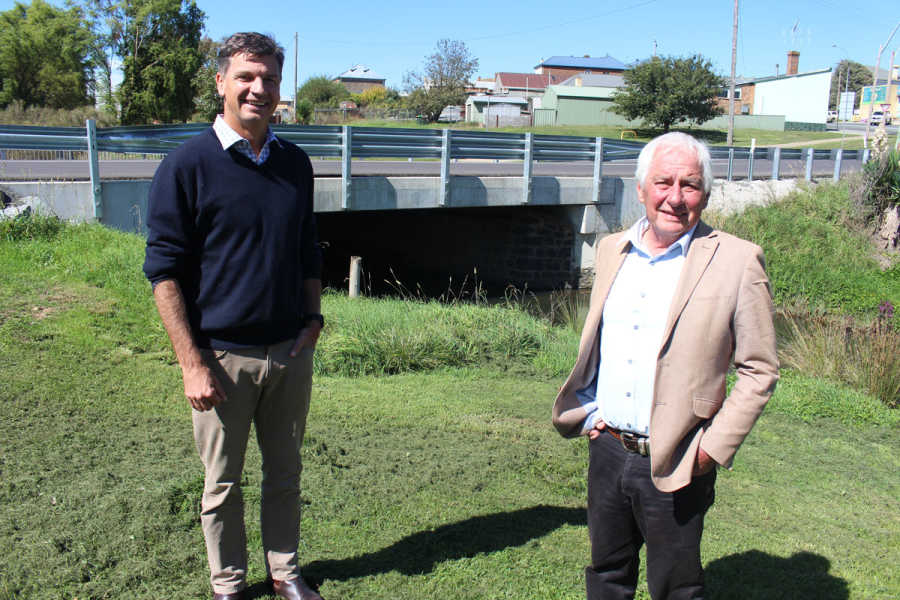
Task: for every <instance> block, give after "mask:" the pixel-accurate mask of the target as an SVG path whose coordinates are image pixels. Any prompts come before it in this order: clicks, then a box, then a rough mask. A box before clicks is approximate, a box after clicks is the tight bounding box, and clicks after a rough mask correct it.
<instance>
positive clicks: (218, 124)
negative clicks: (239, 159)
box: [213, 115, 280, 165]
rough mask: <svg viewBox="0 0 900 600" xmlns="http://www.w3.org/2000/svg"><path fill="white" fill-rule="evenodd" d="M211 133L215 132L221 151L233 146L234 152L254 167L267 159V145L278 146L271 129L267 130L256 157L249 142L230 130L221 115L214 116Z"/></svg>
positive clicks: (229, 126)
mask: <svg viewBox="0 0 900 600" xmlns="http://www.w3.org/2000/svg"><path fill="white" fill-rule="evenodd" d="M213 131H215V132H216V137H217V138H219V143H220V144H222V149H223V150H228V149H229V148H231V147H232V146H234V149H235V150H237V151H238V152H240V153H241V154H243V155H244V156H246V157H247V158H249V159H250V160H252V161H253V163H254V164H256V165H261V164H263V163H264V162H266V159H267V158H269V144H271V143H272V142H273V141H274V142H276V143H279V144H280V142H278V138H276V137H275V134H274V133H272V129H271V128H267V129H266V141H265V142H263V147H262V150H260V151H259V156H257V155H256V152H254V151H253V147H252V146H251V145H250V141H249V140H248V139H246V138H244V137H241V134H239V133H238V132H237V131H235V130H234V129H232V128H231V125H229V124H228V123H226V122H225V118H224V117H223V116H222V115H216V120H215V121H214V122H213Z"/></svg>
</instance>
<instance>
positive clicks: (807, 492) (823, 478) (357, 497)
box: [0, 226, 900, 600]
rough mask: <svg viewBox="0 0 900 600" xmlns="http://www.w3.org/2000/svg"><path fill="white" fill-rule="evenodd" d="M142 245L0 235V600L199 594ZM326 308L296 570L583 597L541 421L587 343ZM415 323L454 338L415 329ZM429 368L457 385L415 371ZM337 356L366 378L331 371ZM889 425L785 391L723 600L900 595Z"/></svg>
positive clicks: (406, 587)
mask: <svg viewBox="0 0 900 600" xmlns="http://www.w3.org/2000/svg"><path fill="white" fill-rule="evenodd" d="M50 237H53V236H52V235H51V236H50ZM141 251H142V241H141V240H140V239H139V238H137V237H134V236H128V235H123V234H118V233H115V232H111V231H108V230H105V229H103V228H100V227H96V226H92V227H70V228H65V229H64V230H63V231H62V232H61V233H60V234H59V236H58V237H57V238H55V239H53V240H52V241H41V240H38V241H19V242H10V241H0V382H2V386H0V407H2V413H0V415H2V416H0V503H2V506H3V511H2V513H0V599H3V600H12V599H17V600H19V599H26V598H28V599H30V598H35V599H44V598H49V599H72V598H79V599H80V600H86V599H100V598H147V599H151V598H153V599H157V598H206V597H208V596H209V586H208V582H207V568H206V564H205V563H206V560H205V550H204V545H203V540H202V534H201V531H200V527H199V521H198V513H197V506H198V502H199V493H200V490H201V487H202V475H201V466H200V464H199V460H198V459H197V457H196V455H195V451H194V448H193V442H192V439H191V433H190V411H189V407H188V405H187V403H186V401H184V399H183V397H182V394H181V382H180V373H179V370H178V367H177V365H175V363H174V359H173V356H172V354H171V352H170V350H169V348H168V343H167V340H166V338H165V334H164V333H163V331H162V328H161V326H160V325H159V323H158V319H157V318H156V315H155V313H154V309H153V305H152V301H151V298H150V293H149V287H148V286H147V285H146V283H145V282H144V281H143V280H142V278H141V275H140V272H139V266H140V259H141ZM392 302H393V304H391V303H392ZM325 311H326V313H328V314H329V317H330V319H329V323H330V325H329V328H328V329H326V331H325V333H324V335H323V338H322V340H321V349H320V353H321V356H320V357H319V360H318V361H317V369H318V370H319V371H320V373H321V374H320V375H318V376H317V377H316V380H315V384H314V391H313V405H312V409H311V413H310V418H309V426H308V430H307V437H306V440H305V444H304V449H303V457H304V464H305V469H304V473H303V525H302V556H303V559H302V560H303V571H304V574H305V575H306V576H307V577H308V578H309V579H310V580H312V581H313V582H314V583H315V584H317V585H319V586H320V590H321V592H322V593H323V595H324V596H325V597H326V598H328V599H329V600H333V599H336V598H341V599H348V600H352V599H377V598H385V599H387V598H391V599H410V600H412V599H415V600H420V599H429V598H434V599H439V598H440V599H443V598H454V599H456V598H471V599H473V600H474V599H478V600H481V599H492V598H496V599H501V598H502V599H522V600H526V599H528V600H531V599H535V598H541V599H543V598H550V599H573V600H574V599H576V598H581V597H583V585H584V581H583V571H582V569H583V567H584V565H585V564H586V562H587V560H588V543H587V537H586V519H585V513H584V506H585V494H586V489H585V481H584V477H585V471H586V464H587V463H586V460H587V456H586V447H585V443H584V441H583V440H580V441H572V440H563V439H561V438H559V437H558V436H557V434H556V433H555V432H554V431H553V429H552V427H551V426H550V424H549V411H550V405H551V402H552V399H553V397H554V395H555V391H556V388H557V387H558V385H559V384H560V383H561V382H562V379H563V377H564V374H565V372H564V371H565V368H566V366H567V365H568V364H570V362H571V360H572V359H573V358H574V354H575V339H576V338H575V334H574V333H573V332H571V330H568V329H565V328H561V327H558V328H554V327H550V326H549V325H548V324H547V323H544V322H540V321H538V320H535V319H532V318H530V317H527V316H526V315H524V314H523V313H521V312H517V311H516V310H515V309H507V308H505V307H471V306H456V307H452V306H451V307H437V306H435V305H433V304H423V303H415V302H412V303H403V302H400V301H387V300H378V301H376V300H359V301H356V302H351V301H349V300H347V299H346V298H344V297H343V296H340V295H329V296H326V298H325ZM497 311H500V312H497ZM503 311H512V312H503ZM392 312H393V313H394V314H396V315H400V314H402V315H403V317H402V318H396V319H387V318H385V315H386V314H389V313H392ZM425 321H427V322H429V323H431V325H429V327H431V328H432V329H429V331H430V332H431V333H430V334H429V335H428V336H426V337H427V338H428V339H438V340H440V344H437V345H435V344H424V345H423V343H422V340H423V338H422V337H421V336H417V335H416V332H418V331H420V330H421V329H422V328H423V327H424V325H423V322H425ZM479 328H480V329H481V330H482V331H475V333H472V331H473V329H474V330H478V329H479ZM483 330H487V331H494V332H498V333H497V334H496V335H494V336H484V335H483ZM360 337H368V338H373V339H391V340H392V344H393V347H395V348H399V349H401V350H396V353H397V354H398V355H402V356H400V358H402V359H403V360H400V359H399V358H398V359H397V360H396V361H395V362H393V363H391V364H396V365H399V366H398V367H397V368H396V369H395V370H394V373H395V374H386V373H384V372H377V370H375V371H376V372H373V367H372V365H377V364H381V362H383V361H385V360H386V359H385V358H384V357H383V356H382V354H380V353H386V352H389V349H387V348H386V347H385V346H384V345H381V346H379V345H377V344H372V343H365V344H364V343H362V342H361V341H360V340H359V339H358V338H360ZM491 338H496V339H498V340H501V343H499V344H497V343H493V342H492V339H491ZM360 344H362V345H360ZM505 344H508V345H512V344H514V345H516V348H515V349H510V350H509V351H507V352H501V351H499V350H500V349H501V348H502V347H503V345H505ZM438 352H440V353H441V356H442V357H443V358H442V360H444V361H445V362H448V363H450V364H455V365H457V366H454V367H441V366H440V365H435V364H432V363H429V362H428V361H424V362H423V360H420V358H417V356H418V355H422V356H434V355H435V354H436V353H438ZM342 353H343V354H342ZM367 353H368V354H371V355H373V356H376V357H381V358H379V359H378V360H377V361H370V362H366V361H365V360H363V359H362V358H360V357H361V356H362V355H363V354H367ZM337 356H349V357H355V358H353V360H355V361H356V362H354V363H353V364H354V365H355V366H353V367H352V368H350V369H349V371H350V372H354V373H361V374H359V375H355V376H350V375H346V374H344V375H334V374H332V375H329V374H328V373H342V372H343V371H342V367H341V361H340V360H337V359H336V358H335V357H337ZM394 358H396V357H394ZM346 360H350V359H346ZM391 360H393V359H391ZM367 365H368V366H367ZM404 365H405V366H404ZM410 368H416V369H425V370H418V371H414V372H410V371H409V370H408V369H410ZM898 431H900V417H898V414H897V412H896V411H890V410H888V409H886V408H885V407H884V406H883V405H882V404H880V403H879V402H877V401H876V400H874V399H873V398H871V397H868V396H865V395H864V394H861V393H859V392H854V391H851V390H848V389H846V388H843V387H841V386H838V385H835V384H830V383H827V382H824V381H821V380H817V379H810V378H808V377H804V376H802V375H800V374H798V373H793V372H790V371H788V372H785V373H784V378H783V380H782V382H781V384H780V386H779V389H778V392H777V393H776V395H775V397H774V398H773V400H772V402H771V403H770V406H769V408H768V410H767V411H766V413H765V414H764V415H763V417H762V419H761V421H760V423H759V424H758V426H757V427H756V428H755V429H754V431H753V433H752V434H751V436H750V438H749V439H748V441H747V443H746V444H745V446H744V448H743V449H742V450H741V452H740V453H739V455H738V459H737V462H736V467H735V469H734V471H732V472H727V471H723V472H721V474H720V478H719V484H718V486H717V502H716V504H715V506H714V507H713V509H712V510H711V512H710V514H709V517H708V522H707V528H706V536H705V539H704V561H705V564H706V568H707V574H708V584H709V590H710V594H711V597H713V598H750V599H760V600H763V599H766V600H768V599H771V598H811V597H816V598H822V599H825V600H831V599H835V600H836V599H844V598H853V599H860V600H863V599H865V600H869V599H884V600H887V599H893V598H896V597H898V595H900V574H898V571H897V569H896V565H897V564H898V563H900V535H898V532H900V485H898V479H897V476H896V474H897V472H898V467H900V439H898V435H897V434H898ZM259 480H260V469H259V455H258V453H257V452H256V450H255V449H253V448H252V446H251V450H250V452H249V455H248V465H247V469H246V475H245V480H244V483H243V489H244V494H245V499H246V502H247V517H248V525H249V532H250V548H251V554H250V556H251V569H250V582H251V584H252V586H253V587H252V597H256V598H266V597H267V596H266V592H265V590H264V588H263V586H262V583H261V582H262V580H263V578H264V576H265V573H264V571H263V565H262V560H261V554H260V552H259V530H258V526H257V523H256V515H257V514H258V508H259V506H258V502H259V493H258V485H259ZM638 597H639V598H642V599H646V598H648V595H647V593H646V588H645V587H642V588H641V590H640V592H639V594H638Z"/></svg>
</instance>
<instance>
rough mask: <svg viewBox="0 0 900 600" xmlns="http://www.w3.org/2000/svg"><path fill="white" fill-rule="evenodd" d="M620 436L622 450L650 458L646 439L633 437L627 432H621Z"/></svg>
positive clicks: (633, 435)
mask: <svg viewBox="0 0 900 600" xmlns="http://www.w3.org/2000/svg"><path fill="white" fill-rule="evenodd" d="M620 435H621V438H622V447H623V448H625V449H626V450H628V451H629V452H635V453H637V454H640V455H641V456H650V444H649V443H648V440H647V438H645V437H643V436H640V435H635V434H633V433H631V432H628V431H623V432H622V433H621V434H620Z"/></svg>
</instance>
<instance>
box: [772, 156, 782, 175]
mask: <svg viewBox="0 0 900 600" xmlns="http://www.w3.org/2000/svg"><path fill="white" fill-rule="evenodd" d="M780 168H781V148H775V151H774V152H773V153H772V181H778V171H779V170H780Z"/></svg>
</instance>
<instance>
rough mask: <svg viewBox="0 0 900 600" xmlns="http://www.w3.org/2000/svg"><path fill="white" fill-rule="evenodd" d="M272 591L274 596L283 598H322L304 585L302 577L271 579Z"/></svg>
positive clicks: (291, 599) (317, 599) (299, 599)
mask: <svg viewBox="0 0 900 600" xmlns="http://www.w3.org/2000/svg"><path fill="white" fill-rule="evenodd" d="M272 591H273V592H275V595H276V596H278V597H279V598H284V599H285V600H322V596H320V595H319V594H318V593H317V592H316V591H315V590H313V589H312V588H311V587H309V586H308V585H306V582H305V581H303V578H302V577H298V578H297V579H288V580H287V581H279V580H277V579H273V580H272Z"/></svg>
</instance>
